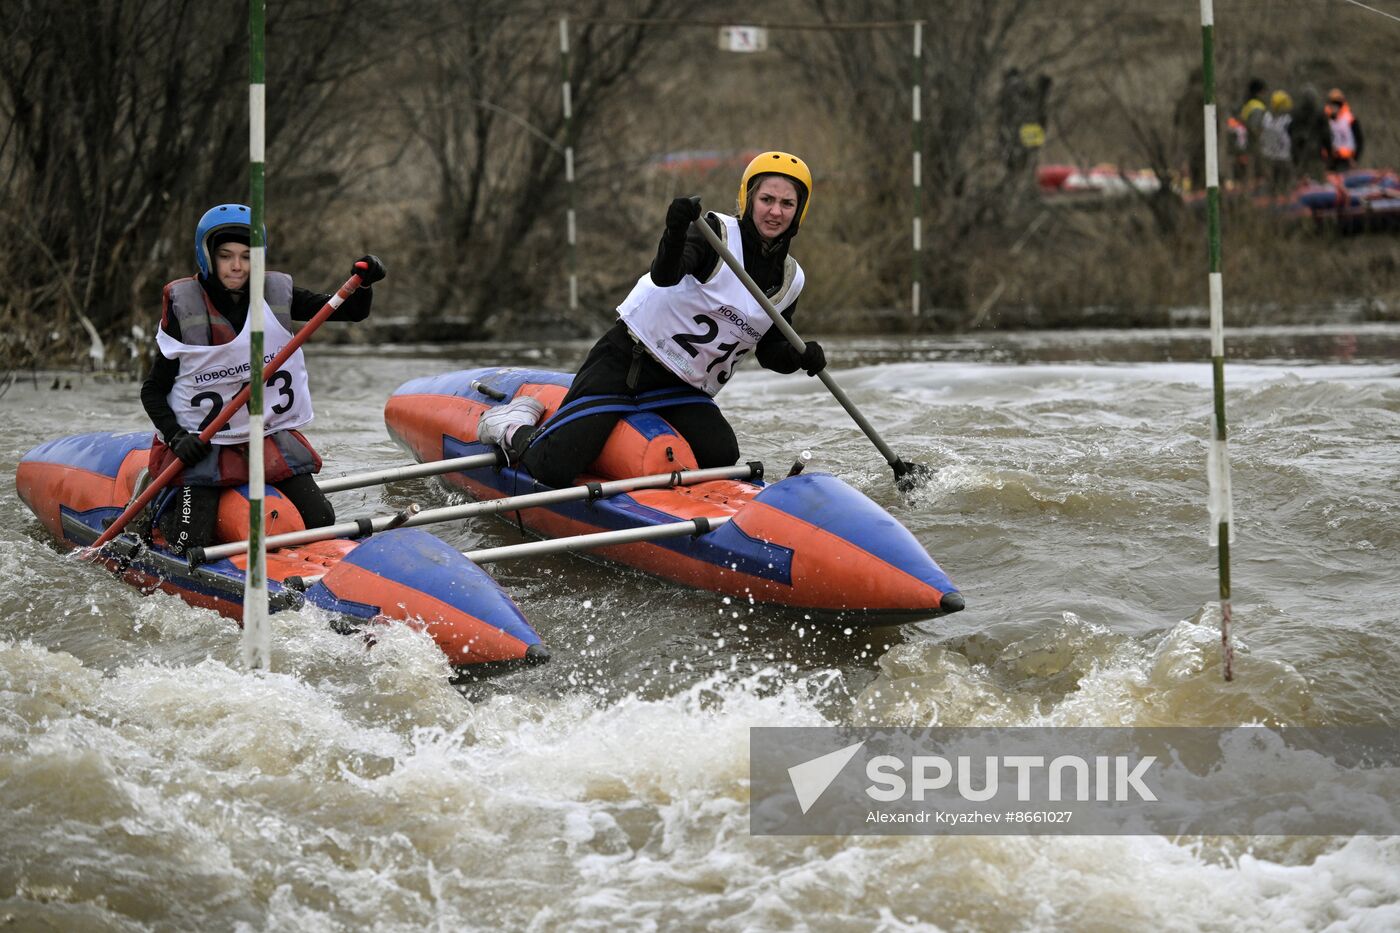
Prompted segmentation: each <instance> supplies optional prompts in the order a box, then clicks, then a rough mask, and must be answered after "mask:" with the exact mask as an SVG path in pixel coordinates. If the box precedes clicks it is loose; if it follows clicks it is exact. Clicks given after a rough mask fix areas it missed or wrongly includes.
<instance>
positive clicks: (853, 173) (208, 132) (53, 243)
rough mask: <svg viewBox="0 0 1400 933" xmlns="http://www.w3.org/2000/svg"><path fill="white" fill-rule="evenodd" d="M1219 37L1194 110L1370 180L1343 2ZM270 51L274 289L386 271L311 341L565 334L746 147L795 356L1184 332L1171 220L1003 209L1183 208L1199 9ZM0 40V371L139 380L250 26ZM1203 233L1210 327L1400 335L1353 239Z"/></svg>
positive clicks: (897, 5) (813, 16)
mask: <svg viewBox="0 0 1400 933" xmlns="http://www.w3.org/2000/svg"><path fill="white" fill-rule="evenodd" d="M1219 6H1221V8H1220V9H1217V11H1216V14H1217V20H1218V29H1217V34H1218V36H1219V37H1220V43H1221V44H1220V48H1219V50H1218V58H1217V63H1218V96H1219V99H1220V102H1221V106H1222V111H1223V110H1225V109H1227V108H1231V107H1234V106H1237V105H1238V103H1240V100H1237V99H1236V98H1240V96H1241V94H1242V92H1243V88H1244V85H1245V83H1246V81H1247V79H1248V78H1249V77H1251V76H1254V75H1256V74H1257V75H1259V76H1260V77H1262V78H1263V79H1264V80H1265V81H1266V82H1267V83H1268V84H1269V86H1270V87H1271V88H1273V87H1284V88H1287V89H1290V90H1292V89H1295V88H1300V87H1302V86H1303V85H1304V84H1312V85H1314V86H1316V87H1319V88H1323V89H1325V88H1327V87H1331V86H1334V85H1338V86H1343V87H1345V88H1346V89H1347V91H1348V93H1349V97H1350V99H1351V101H1352V106H1353V108H1354V109H1355V110H1356V111H1357V113H1358V114H1359V115H1360V117H1361V119H1362V120H1363V122H1364V124H1365V127H1366V133H1367V152H1366V161H1367V163H1368V164H1370V165H1390V164H1394V162H1395V161H1396V155H1397V151H1396V150H1397V145H1400V139H1397V130H1396V126H1397V124H1396V123H1395V121H1390V120H1388V119H1387V118H1386V117H1387V112H1386V108H1387V107H1388V106H1390V105H1389V103H1388V101H1389V99H1390V96H1389V94H1388V93H1387V91H1388V88H1386V87H1385V83H1386V82H1385V79H1384V77H1383V76H1381V75H1380V74H1378V73H1375V72H1373V71H1372V70H1370V69H1367V68H1366V67H1364V63H1365V62H1367V61H1375V60H1381V56H1383V55H1385V54H1388V53H1389V50H1390V49H1391V48H1393V44H1394V39H1395V36H1396V35H1397V34H1400V26H1396V25H1394V24H1392V23H1390V22H1389V21H1384V20H1382V19H1380V18H1378V17H1376V16H1374V15H1373V14H1368V13H1367V12H1365V11H1364V10H1360V9H1359V8H1357V7H1355V6H1354V5H1351V4H1346V3H1343V2H1342V0H1268V2H1264V0H1259V2H1253V0H1251V2H1245V3H1241V4H1228V5H1219ZM1266 8H1267V9H1266ZM565 15H567V16H568V17H569V22H570V27H569V29H570V36H571V39H572V47H571V54H570V59H569V71H570V79H571V85H572V89H573V104H574V119H573V121H572V124H571V125H570V126H568V127H566V125H565V121H564V119H563V115H562V108H561V101H560V85H561V77H562V73H563V65H562V62H561V59H560V55H559V46H558V41H559V18H560V17H561V16H565ZM268 17H269V18H268V48H269V55H268V82H269V93H268V118H269V125H268V138H267V152H268V172H269V175H268V222H269V233H270V241H271V257H270V262H271V264H272V265H273V266H274V267H275V268H283V269H286V270H288V271H291V272H292V273H294V274H295V275H296V276H297V278H298V279H299V281H300V282H301V283H302V284H304V285H308V286H311V287H316V288H326V289H329V288H331V287H334V286H335V285H337V284H338V283H339V282H340V281H341V280H342V279H343V277H344V274H345V273H346V270H347V264H348V262H349V261H350V260H351V259H353V258H354V257H355V256H358V255H360V254H361V253H363V252H365V251H374V252H376V253H377V254H379V255H381V256H382V257H384V259H385V260H386V262H387V263H388V265H389V270H390V276H389V278H388V279H387V280H386V281H385V282H384V283H382V284H381V285H380V286H378V287H377V288H376V291H377V292H379V293H380V294H381V297H380V300H379V301H377V302H376V310H375V316H374V318H372V319H371V322H370V323H371V326H370V327H365V328H346V329H344V330H343V331H342V332H341V333H338V334H327V335H326V339H332V338H333V337H334V338H336V339H373V340H396V339H399V340H424V339H432V338H436V337H443V338H473V339H492V338H510V337H520V336H531V337H538V338H540V339H544V338H556V337H572V336H585V335H591V334H596V333H597V332H599V331H601V329H602V328H604V327H605V326H607V323H608V322H609V320H610V319H611V317H612V308H613V307H614V306H615V304H616V302H617V301H618V300H619V299H620V298H621V296H622V295H624V294H625V293H626V290H627V289H628V288H629V287H630V284H631V282H632V281H634V280H635V279H636V277H637V276H638V275H640V274H641V273H642V272H643V271H644V270H645V269H646V267H647V263H648V262H649V259H650V255H651V253H652V251H653V250H654V248H655V244H656V240H657V237H658V236H659V234H660V229H661V217H662V216H663V214H664V211H665V207H666V204H667V202H668V201H669V199H670V198H671V197H673V196H675V195H677V194H699V195H701V196H702V197H703V198H704V202H705V205H706V206H707V207H709V208H711V209H719V210H732V208H733V204H734V196H735V187H734V186H735V183H736V181H737V178H738V174H739V172H740V170H741V169H742V167H743V164H744V163H745V161H747V158H748V157H749V156H750V155H751V154H752V153H754V152H756V151H760V150H763V149H769V148H779V149H786V150H790V151H795V152H798V153H800V154H802V155H803V156H804V157H805V158H807V160H808V162H809V163H810V164H811V165H812V167H813V171H814V173H815V176H816V192H815V196H814V199H813V205H812V211H811V214H810V215H809V217H808V220H807V223H806V224H805V225H804V227H803V230H802V234H801V237H800V239H799V240H798V241H797V244H796V245H795V249H794V252H795V254H796V255H797V256H798V257H799V258H800V259H801V260H802V261H803V263H804V265H806V266H807V268H808V270H809V272H810V273H811V274H810V275H809V284H808V293H807V296H806V297H804V301H803V315H804V327H805V328H806V329H808V330H811V331H826V332H839V331H846V332H862V331H864V332H869V331H876V332H885V333H891V332H908V331H926V330H936V329H944V328H966V327H996V326H1082V325H1088V324H1093V325H1101V324H1116V325H1133V324H1138V325H1140V324H1162V323H1165V322H1166V321H1168V320H1169V314H1170V310H1171V309H1172V308H1174V307H1177V306H1181V305H1191V304H1197V305H1200V304H1204V295H1203V289H1204V272H1203V259H1202V258H1201V257H1202V255H1203V246H1202V234H1201V231H1200V229H1199V224H1197V223H1195V222H1194V221H1193V216H1194V215H1193V214H1191V213H1190V211H1189V208H1188V207H1186V206H1184V205H1183V202H1182V201H1181V199H1180V198H1178V197H1177V196H1176V195H1175V194H1173V193H1172V191H1171V190H1170V189H1165V190H1160V191H1159V192H1158V193H1156V194H1152V193H1150V192H1144V193H1143V194H1142V195H1141V196H1130V197H1125V198H1122V199H1118V200H1117V201H1114V202H1112V203H1108V202H1104V203H1096V204H1093V205H1092V206H1089V205H1085V204H1081V205H1076V206H1066V205H1062V204H1051V203H1049V202H1047V201H1045V200H1044V199H1042V198H1041V197H1040V196H1039V195H1038V193H1037V191H1036V188H1035V185H1034V172H1035V169H1036V167H1037V165H1042V166H1043V165H1045V164H1048V163H1051V162H1060V163H1069V164H1074V165H1077V166H1080V167H1083V168H1087V167H1089V166H1091V165H1093V164H1095V163H1114V164H1116V165H1118V166H1120V167H1122V168H1123V169H1125V170H1126V169H1147V170H1149V171H1150V172H1151V173H1153V174H1155V175H1156V177H1158V178H1159V179H1161V180H1162V181H1167V182H1173V183H1179V181H1180V179H1181V178H1182V176H1183V175H1186V174H1189V172H1190V171H1191V164H1192V160H1193V156H1192V152H1194V151H1195V150H1196V149H1198V148H1199V144H1200V141H1199V137H1198V136H1193V135H1192V130H1191V117H1190V110H1191V109H1192V105H1191V104H1190V102H1189V101H1188V102H1187V103H1185V104H1183V101H1187V100H1188V98H1190V99H1192V100H1194V98H1192V97H1191V95H1192V86H1191V76H1192V71H1193V69H1196V68H1198V66H1199V64H1200V39H1199V36H1200V32H1199V18H1198V12H1197V10H1196V7H1195V5H1194V4H1184V5H1178V6H1175V7H1169V8H1166V7H1162V6H1161V5H1160V4H1156V3H1148V2H1146V0H1134V2H1131V3H1126V4H1124V3H1119V2H1110V0H1095V2H1093V3H1089V4H1087V5H1086V4H1079V5H1076V6H1073V7H1066V6H1065V5H1064V4H1060V3H1052V2H1050V0H985V2H977V3H970V2H960V0H919V2H916V0H847V2H836V0H770V2H767V3H764V4H762V5H760V6H755V5H753V4H748V3H741V2H737V0H714V2H707V3H699V2H671V3H662V2H661V0H520V2H511V0H474V2H471V3H464V2H459V0H417V2H409V0H353V2H352V0H277V2H274V3H269V9H268ZM916 19H917V20H922V21H923V22H924V23H925V26H924V30H923V41H924V59H923V66H922V81H923V84H922V87H923V93H922V104H923V107H922V109H923V119H924V124H923V125H924V145H923V156H924V158H923V183H924V223H923V235H924V267H923V282H924V291H923V295H924V301H923V304H924V307H923V308H922V309H921V310H922V311H923V313H922V314H921V315H920V316H918V317H915V316H913V315H911V313H910V308H909V283H910V280H911V275H912V271H913V263H914V259H913V253H912V250H911V247H910V230H911V226H912V208H911V193H912V187H911V177H910V176H911V163H912V153H913V145H914V142H913V135H912V132H911V121H910V111H911V100H910V98H911V93H910V88H911V85H912V82H913V81H914V80H915V63H914V59H913V56H912V45H911V43H912V22H913V21H914V20H916ZM0 21H3V22H4V23H5V24H6V30H7V34H6V39H5V42H4V43H3V44H0V173H3V177H4V182H5V183H4V185H3V186H0V256H3V257H4V262H3V263H0V314H3V320H4V322H5V326H4V328H3V329H0V365H3V366H4V367H5V368H14V367H23V366H32V365H57V364H60V363H63V364H68V363H72V362H75V361H83V360H86V361H88V365H101V366H106V367H113V366H116V367H120V368H125V369H129V370H133V371H135V370H139V369H141V368H142V367H143V365H144V359H142V357H144V354H145V353H147V352H148V351H149V341H150V334H151V332H152V329H153V327H154V325H155V322H156V315H157V313H158V311H157V309H158V301H159V298H158V295H159V289H160V286H161V285H162V284H163V283H164V282H166V281H168V280H170V279H172V278H176V277H178V276H180V275H186V274H189V273H190V272H191V271H192V268H193V266H192V263H191V258H192V257H191V256H190V255H189V253H190V246H191V242H190V240H191V232H192V228H193V225H194V223H195V220H196V219H197V218H198V216H199V215H200V213H202V211H203V210H204V209H205V208H207V207H208V206H210V205H212V204H215V203H219V202H223V201H242V200H244V199H245V198H246V196H247V194H246V192H247V167H246V166H247V91H246V82H247V41H246V8H245V6H244V4H241V3H233V4H210V3H205V2H198V0H0ZM754 22H760V23H764V24H767V25H768V27H769V30H768V37H769V38H768V42H769V45H768V48H767V50H766V51H763V52H759V53H755V54H736V53H733V52H729V51H724V50H721V49H720V48H719V47H718V44H717V42H716V35H717V32H718V27H719V26H720V25H722V24H725V23H730V24H744V23H754ZM1195 93H1196V94H1197V95H1198V94H1199V90H1196V92H1195ZM1196 119H1197V121H1199V117H1197V118H1196ZM1222 120H1223V117H1222ZM1027 127H1038V129H1039V133H1040V135H1039V136H1038V137H1037V135H1036V133H1035V132H1034V131H1028V130H1027V129H1026V128H1027ZM566 134H572V135H571V137H570V138H568V139H566ZM566 144H572V145H573V146H574V147H575V152H576V157H577V158H576V170H577V183H576V185H575V186H574V188H573V190H572V191H570V189H569V187H568V185H567V184H566V183H565V178H564V160H563V147H564V146H565V145H566ZM571 199H575V203H576V206H577V209H578V217H579V224H578V229H579V247H578V273H579V282H580V297H581V307H580V308H579V310H578V311H577V312H572V311H571V310H570V309H569V306H568V274H569V272H570V262H569V253H568V249H567V245H566V231H565V211H566V207H567V205H568V204H569V203H570V200H571ZM1226 219H1227V223H1228V224H1229V227H1230V229H1229V230H1227V242H1226V249H1225V261H1226V267H1227V268H1226V271H1227V273H1228V274H1229V275H1230V281H1231V287H1230V297H1231V301H1232V303H1233V304H1234V307H1235V309H1236V311H1235V313H1236V314H1237V315H1240V316H1239V317H1236V318H1235V319H1236V320H1249V319H1250V315H1251V314H1252V315H1253V316H1254V317H1256V318H1260V319H1267V317H1268V315H1270V314H1275V313H1276V312H1273V311H1266V310H1261V309H1268V308H1277V307H1280V306H1286V305H1298V304H1306V303H1308V302H1314V303H1323V302H1328V301H1336V300H1338V299H1362V300H1365V301H1368V302H1372V305H1371V306H1373V307H1376V308H1380V309H1382V310H1381V311H1379V312H1377V313H1385V312H1384V308H1386V307H1400V286H1397V281H1396V276H1395V271H1396V261H1395V259H1394V257H1393V255H1392V254H1393V252H1394V251H1393V248H1392V246H1390V245H1389V244H1387V242H1386V241H1385V239H1384V238H1360V237H1358V238H1351V239H1348V240H1338V239H1335V238H1328V237H1322V236H1317V235H1314V234H1310V233H1307V232H1305V231H1303V230H1302V229H1301V228H1299V227H1290V226H1287V225H1284V224H1281V223H1278V222H1276V221H1275V220H1274V219H1273V218H1270V217H1256V216H1251V215H1247V214H1246V213H1241V212H1235V211H1231V212H1230V213H1229V214H1228V215H1227V218H1226ZM1324 256H1325V260H1324V259H1323V258H1322V257H1324ZM1387 301H1388V304H1387V303H1386V302H1387ZM1241 308H1243V311H1241V310H1240V309H1241ZM1251 309H1253V310H1251ZM318 339H321V338H318Z"/></svg>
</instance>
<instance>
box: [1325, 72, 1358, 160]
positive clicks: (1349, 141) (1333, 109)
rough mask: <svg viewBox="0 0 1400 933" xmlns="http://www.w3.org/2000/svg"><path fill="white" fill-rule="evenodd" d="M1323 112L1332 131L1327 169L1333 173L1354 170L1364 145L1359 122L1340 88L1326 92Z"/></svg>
mask: <svg viewBox="0 0 1400 933" xmlns="http://www.w3.org/2000/svg"><path fill="white" fill-rule="evenodd" d="M1323 112H1324V113H1325V114H1326V115H1327V124H1328V126H1329V127H1330V129H1331V130H1332V151H1331V157H1330V158H1329V159H1328V163H1327V168H1328V169H1330V170H1331V171H1334V172H1344V171H1346V170H1347V169H1349V168H1355V167H1356V163H1357V162H1358V161H1359V160H1360V159H1361V149H1362V146H1363V145H1364V140H1363V138H1362V136H1361V121H1360V120H1358V119H1356V115H1355V114H1353V113H1352V112H1351V105H1350V104H1348V103H1347V99H1346V95H1345V94H1343V93H1342V90H1341V88H1335V87H1334V88H1332V90H1330V91H1328V92H1327V106H1326V107H1324V108H1323Z"/></svg>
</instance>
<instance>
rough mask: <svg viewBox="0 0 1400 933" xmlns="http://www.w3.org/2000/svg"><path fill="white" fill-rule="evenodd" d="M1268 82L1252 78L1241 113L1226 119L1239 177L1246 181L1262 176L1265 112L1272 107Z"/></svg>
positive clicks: (1233, 159)
mask: <svg viewBox="0 0 1400 933" xmlns="http://www.w3.org/2000/svg"><path fill="white" fill-rule="evenodd" d="M1264 91H1265V85H1264V82H1263V81H1261V80H1260V79H1258V78H1251V79H1250V80H1249V91H1248V96H1247V97H1246V98H1245V102H1244V103H1243V104H1242V105H1241V106H1240V110H1239V113H1238V114H1237V115H1235V116H1232V117H1230V118H1229V119H1228V120H1227V121H1226V130H1227V132H1228V134H1229V137H1228V138H1229V143H1230V152H1231V153H1232V154H1233V158H1232V160H1231V162H1232V164H1233V166H1234V171H1233V176H1234V179H1235V181H1239V182H1244V181H1249V180H1252V179H1255V178H1258V177H1260V175H1261V174H1262V170H1261V169H1262V167H1261V166H1260V164H1259V162H1260V158H1259V141H1260V139H1261V137H1262V134H1263V130H1264V115H1265V114H1266V113H1268V112H1269V107H1268V105H1267V104H1265V103H1264Z"/></svg>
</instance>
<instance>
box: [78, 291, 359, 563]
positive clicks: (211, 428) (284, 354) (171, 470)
mask: <svg viewBox="0 0 1400 933" xmlns="http://www.w3.org/2000/svg"><path fill="white" fill-rule="evenodd" d="M359 287H360V276H359V275H358V274H356V275H352V276H350V278H348V279H346V280H345V284H344V285H342V286H340V290H339V291H337V292H336V293H335V294H334V295H332V296H331V300H330V301H327V302H326V304H325V306H324V307H322V308H321V310H320V311H317V312H316V316H315V317H313V318H312V319H311V320H309V321H307V322H306V324H305V326H303V327H302V328H301V330H299V331H297V332H296V336H294V337H292V339H291V340H289V341H287V345H286V346H285V347H283V348H282V351H281V352H280V353H278V354H277V355H276V356H274V357H273V358H272V361H271V362H269V363H268V364H267V365H266V366H264V367H263V372H264V373H265V374H266V376H267V380H268V381H271V380H272V378H273V377H274V376H276V375H277V370H278V369H279V368H280V367H281V366H282V364H283V363H285V362H287V360H288V359H289V358H290V357H291V355H292V354H293V353H295V352H297V350H299V349H300V348H301V345H302V344H303V343H306V341H307V339H308V338H309V337H310V336H311V335H312V334H314V333H315V332H316V328H318V327H320V326H321V325H322V324H323V323H324V322H325V320H326V318H328V317H330V316H331V315H332V314H334V313H335V310H336V308H339V307H340V305H341V303H342V302H344V301H345V299H346V298H349V297H350V296H351V295H353V294H354V293H355V290H356V289H358V288H359ZM251 391H252V388H251V387H250V386H244V387H243V389H242V390H241V391H240V392H239V393H238V394H237V395H235V396H234V397H233V400H232V401H231V402H229V403H228V404H227V405H225V406H224V410H223V411H221V412H219V414H218V415H217V416H215V418H214V420H213V421H211V422H209V424H207V425H206V426H205V428H204V430H203V431H200V432H199V439H200V440H202V441H208V440H209V439H210V438H211V437H213V436H214V435H215V434H218V433H219V430H220V429H221V428H222V427H223V426H224V425H226V424H228V420H229V419H230V418H232V417H233V415H234V413H235V412H237V411H238V409H240V408H242V407H243V406H244V405H245V404H247V402H248V395H249V393H250V392H251ZM184 469H185V465H184V464H183V463H181V462H180V461H179V460H178V459H176V460H172V461H171V463H170V465H169V466H167V467H166V468H165V469H164V470H162V471H161V472H160V475H159V476H157V477H156V478H155V479H153V480H152V481H151V484H150V485H149V486H147V487H146V489H145V491H144V492H142V493H141V495H139V496H137V497H136V498H135V499H134V500H132V502H131V504H130V505H128V506H127V507H126V511H124V512H122V514H120V515H118V516H117V517H116V519H114V520H113V521H112V524H110V525H108V526H107V530H106V531H104V532H102V534H101V535H99V536H98V538H97V540H96V541H94V542H92V546H91V547H89V548H88V549H87V550H85V551H83V552H82V554H83V557H84V558H88V557H91V556H92V554H93V552H95V551H97V550H98V549H99V548H101V547H102V545H104V544H106V543H107V542H108V541H111V540H112V539H113V538H115V537H116V536H117V535H118V534H120V533H121V530H122V529H123V528H125V527H126V523H127V522H129V521H131V519H132V517H134V516H135V515H136V514H137V513H138V512H140V511H141V510H142V509H144V508H145V507H146V505H147V504H148V503H150V501H151V500H152V499H154V498H155V497H156V495H157V494H158V493H159V492H160V491H161V490H162V489H164V488H165V487H166V486H167V485H169V484H170V481H171V480H173V479H175V477H177V476H179V475H180V474H181V473H182V472H184Z"/></svg>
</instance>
